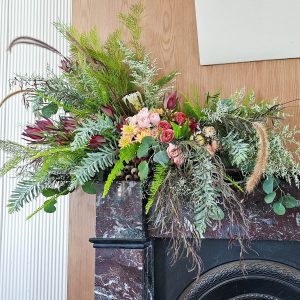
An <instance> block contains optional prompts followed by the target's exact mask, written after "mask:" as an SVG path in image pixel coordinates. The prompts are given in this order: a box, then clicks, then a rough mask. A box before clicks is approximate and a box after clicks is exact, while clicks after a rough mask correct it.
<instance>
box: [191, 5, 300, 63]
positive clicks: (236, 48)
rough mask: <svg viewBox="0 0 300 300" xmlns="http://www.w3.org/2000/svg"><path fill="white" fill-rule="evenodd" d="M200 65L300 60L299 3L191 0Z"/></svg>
mask: <svg viewBox="0 0 300 300" xmlns="http://www.w3.org/2000/svg"><path fill="white" fill-rule="evenodd" d="M195 5H196V17H197V29H198V45H199V53H200V63H201V64H202V65H211V64H223V63H235V62H246V61H259V60H270V59H284V58H297V57H300V0H195Z"/></svg>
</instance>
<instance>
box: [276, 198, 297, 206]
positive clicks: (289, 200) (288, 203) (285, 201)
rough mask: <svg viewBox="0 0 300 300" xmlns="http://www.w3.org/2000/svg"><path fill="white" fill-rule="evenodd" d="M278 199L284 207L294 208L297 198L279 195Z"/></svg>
mask: <svg viewBox="0 0 300 300" xmlns="http://www.w3.org/2000/svg"><path fill="white" fill-rule="evenodd" d="M279 201H281V202H282V204H283V205H284V206H285V207H286V208H294V207H296V206H297V199H295V198H294V197H293V196H290V195H285V196H282V197H280V198H279Z"/></svg>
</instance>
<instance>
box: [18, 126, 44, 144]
mask: <svg viewBox="0 0 300 300" xmlns="http://www.w3.org/2000/svg"><path fill="white" fill-rule="evenodd" d="M22 135H23V136H26V137H28V138H30V139H31V140H33V141H42V140H44V135H43V130H42V129H41V128H39V127H34V126H26V129H25V130H24V132H23V133H22Z"/></svg>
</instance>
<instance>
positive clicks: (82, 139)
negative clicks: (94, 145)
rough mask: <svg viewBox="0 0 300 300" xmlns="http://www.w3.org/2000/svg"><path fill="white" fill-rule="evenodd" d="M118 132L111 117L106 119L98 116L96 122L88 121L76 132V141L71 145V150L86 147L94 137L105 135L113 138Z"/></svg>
mask: <svg viewBox="0 0 300 300" xmlns="http://www.w3.org/2000/svg"><path fill="white" fill-rule="evenodd" d="M115 131H116V126H115V125H114V124H113V121H112V120H111V119H110V118H109V117H104V116H102V115H100V114H99V115H98V119H97V120H96V121H94V120H90V119H87V120H85V121H84V122H83V123H82V125H81V127H79V128H77V129H76V130H75V131H74V132H75V137H74V141H73V142H72V143H71V148H72V150H73V151H75V150H77V149H78V148H81V147H83V146H86V145H87V144H88V142H89V140H90V139H91V137H92V136H93V135H96V134H99V135H105V136H106V137H107V136H110V137H113V134H114V133H115Z"/></svg>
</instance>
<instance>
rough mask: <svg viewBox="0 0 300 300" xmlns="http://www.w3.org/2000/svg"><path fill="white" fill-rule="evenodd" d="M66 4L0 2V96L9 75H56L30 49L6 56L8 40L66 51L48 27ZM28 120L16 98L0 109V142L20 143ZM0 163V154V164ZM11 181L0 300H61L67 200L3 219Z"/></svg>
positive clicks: (1, 224)
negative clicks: (28, 39) (26, 39)
mask: <svg viewBox="0 0 300 300" xmlns="http://www.w3.org/2000/svg"><path fill="white" fill-rule="evenodd" d="M70 18H71V0H0V98H1V99H2V98H3V96H4V95H6V94H7V93H8V92H9V86H8V79H9V78H11V77H12V76H13V74H14V73H18V74H25V73H28V74H31V73H43V72H44V71H45V69H46V68H45V67H46V65H47V63H48V64H49V65H50V66H51V67H52V68H54V70H55V71H57V70H58V69H57V64H58V62H59V61H58V57H57V56H56V55H55V54H53V53H51V52H48V51H46V50H42V49H37V48H34V47H32V46H16V47H15V48H14V49H13V51H12V53H11V54H9V53H8V52H6V48H7V45H8V44H9V41H11V40H12V39H13V38H15V37H17V36H19V35H29V36H33V37H37V38H39V39H42V40H44V41H45V42H47V43H49V44H51V45H53V46H54V47H56V48H58V49H59V50H61V51H62V52H63V53H67V44H66V42H65V41H64V40H63V39H62V38H61V37H60V36H59V34H58V33H57V32H56V31H55V29H54V27H53V26H52V25H51V23H52V22H53V21H57V20H61V21H63V22H65V23H70V21H71V19H70ZM31 120H32V115H31V114H30V113H29V112H28V111H26V110H25V108H24V106H23V105H22V100H21V97H15V98H13V99H10V100H9V101H8V102H7V103H6V104H5V105H4V106H3V107H2V109H0V139H10V140H13V141H21V139H20V134H21V132H22V128H23V126H24V125H25V124H26V123H28V122H30V121H31ZM4 161H5V157H4V155H3V153H1V154H0V164H1V165H2V164H3V162H4ZM15 183H16V181H15V178H13V175H12V174H10V176H9V177H5V178H0V196H1V198H0V201H1V202H0V300H19V299H20V300H21V299H22V300H64V299H66V294H67V246H68V245H67V241H68V200H67V199H60V200H59V202H58V205H57V212H56V213H55V214H46V213H44V212H41V213H39V214H38V215H37V216H36V217H34V218H33V219H31V220H29V221H25V217H26V216H28V215H29V214H30V213H31V212H33V211H34V210H35V209H36V208H37V207H38V206H39V205H40V204H41V203H42V201H41V199H40V200H38V201H35V202H33V203H31V204H28V205H26V207H25V209H23V210H22V212H21V213H17V214H13V215H9V214H8V213H7V210H6V207H5V206H6V201H7V199H8V197H9V194H10V192H11V190H12V189H13V187H14V185H15Z"/></svg>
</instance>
